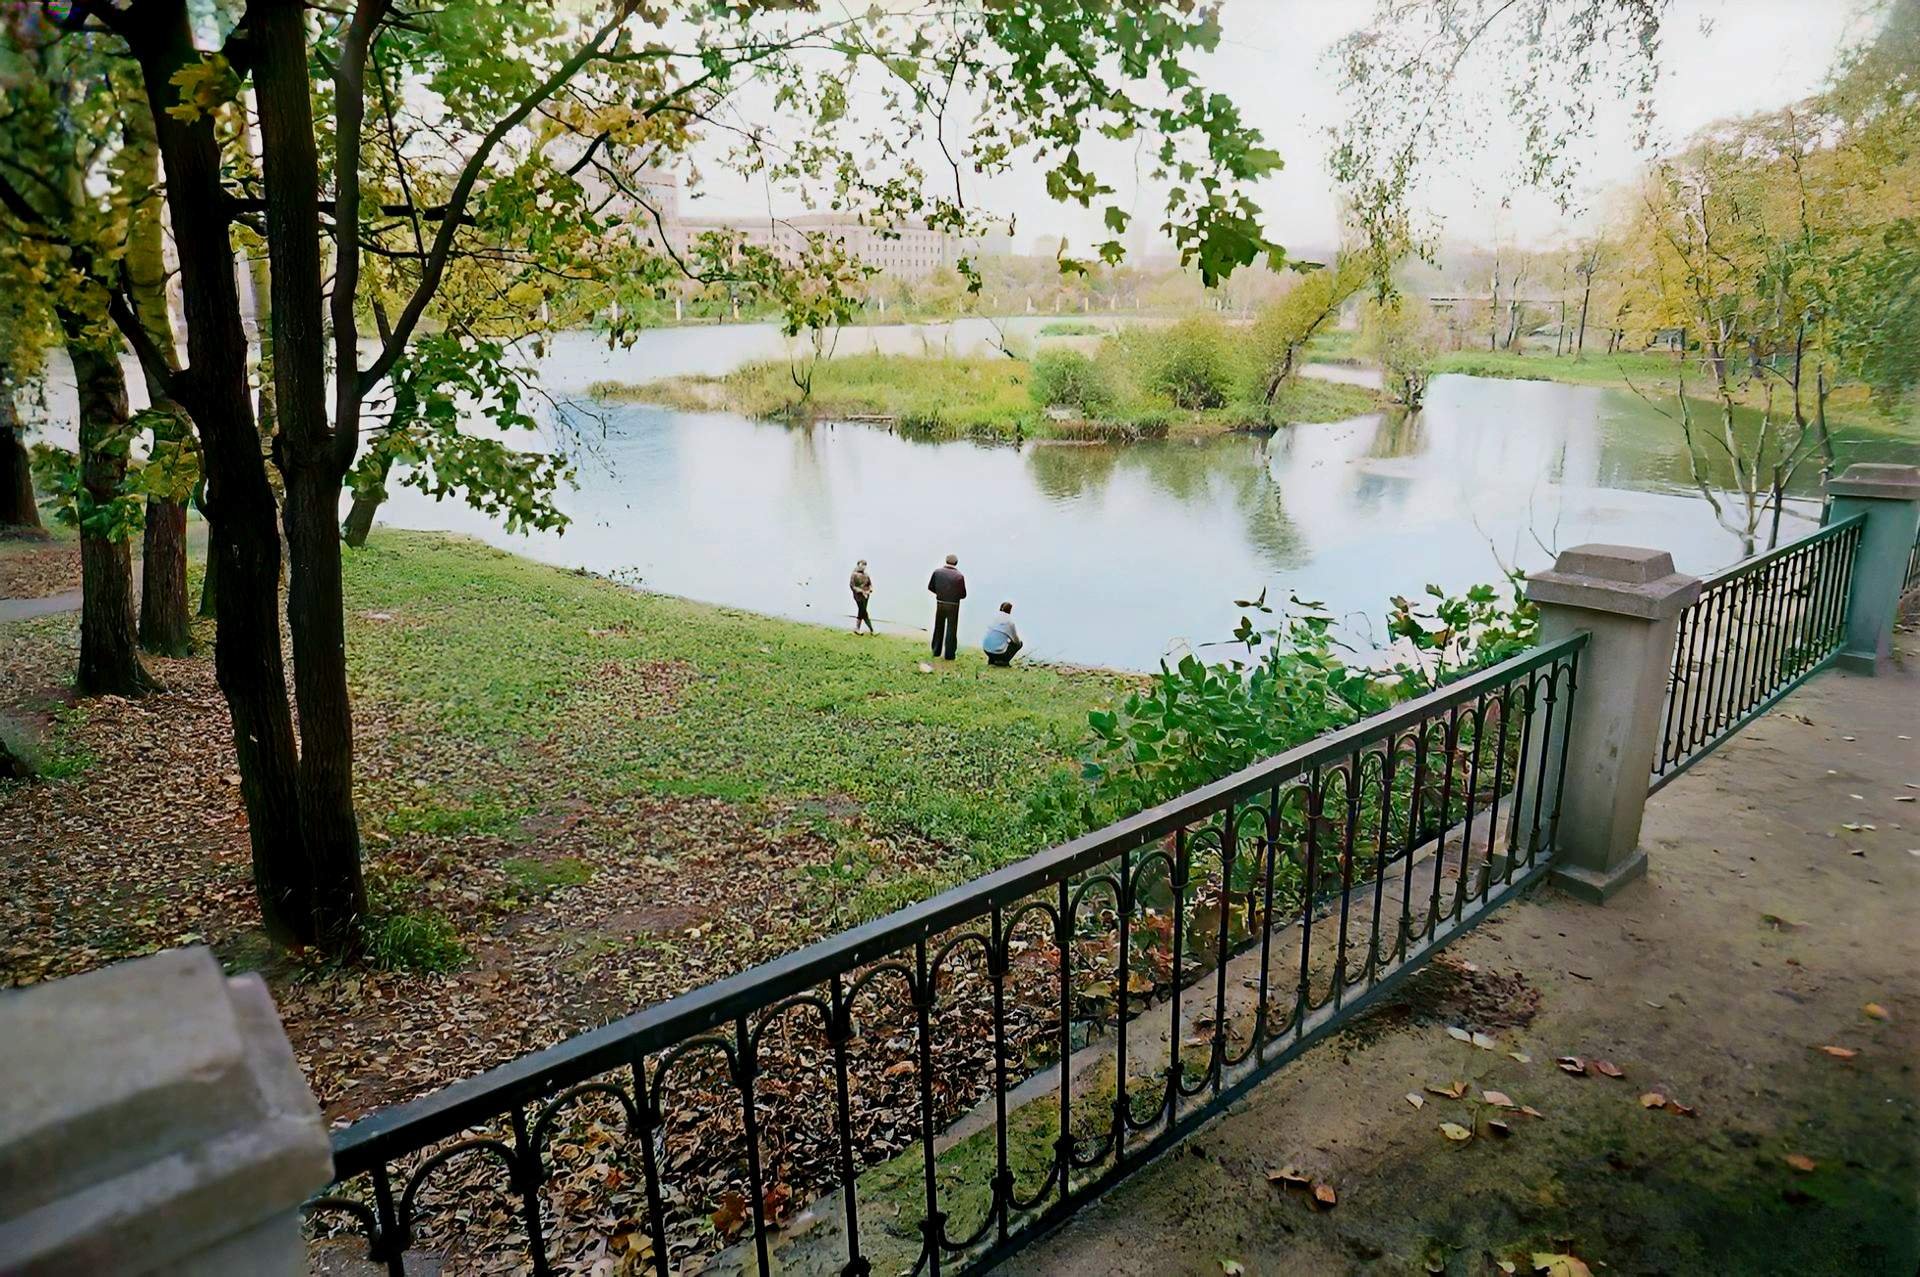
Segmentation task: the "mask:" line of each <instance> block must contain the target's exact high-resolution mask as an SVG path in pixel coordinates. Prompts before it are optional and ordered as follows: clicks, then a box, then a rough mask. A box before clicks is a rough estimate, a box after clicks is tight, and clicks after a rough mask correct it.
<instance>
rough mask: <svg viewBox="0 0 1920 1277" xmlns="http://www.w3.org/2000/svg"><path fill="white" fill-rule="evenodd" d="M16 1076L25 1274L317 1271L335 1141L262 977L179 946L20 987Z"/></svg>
mask: <svg viewBox="0 0 1920 1277" xmlns="http://www.w3.org/2000/svg"><path fill="white" fill-rule="evenodd" d="M0 1076H3V1077H5V1078H6V1080H7V1085H6V1086H5V1087H4V1088H0V1271H4V1272H5V1273H7V1274H9V1277H12V1275H13V1274H20V1275H22V1277H25V1275H27V1274H36V1275H37V1274H53V1273H77V1272H85V1273H101V1274H120V1273H124V1274H145V1273H160V1272H166V1273H177V1274H185V1273H207V1274H213V1273H222V1274H224V1273H235V1274H237V1273H243V1272H244V1273H250V1274H252V1273H259V1274H263V1275H266V1274H276V1273H279V1272H283V1271H284V1272H287V1273H289V1274H292V1273H297V1272H299V1271H301V1268H300V1265H299V1263H298V1256H299V1254H300V1247H299V1226H298V1219H297V1217H296V1216H295V1214H294V1213H293V1212H295V1211H296V1210H297V1208H298V1207H299V1205H300V1203H301V1202H302V1201H304V1200H306V1198H307V1197H309V1196H311V1195H312V1194H313V1193H314V1192H316V1191H318V1190H319V1189H320V1188H322V1187H324V1186H325V1185H326V1184H327V1182H328V1181H329V1180H330V1179H331V1177H332V1165H333V1163H332V1154H331V1150H330V1146H329V1143H328V1139H327V1132H326V1127H325V1124H324V1123H323V1122H322V1121H321V1118H320V1112H319V1107H318V1106H317V1105H316V1104H315V1103H314V1100H313V1096H312V1094H311V1092H310V1091H309V1090H308V1089H307V1085H306V1080H305V1079H304V1078H303V1077H302V1076H301V1075H300V1070H299V1067H298V1065H297V1064H296V1063H295V1061H294V1058H293V1052H292V1049H291V1048H290V1047H289V1046H288V1045H287V1040H286V1035H285V1034H284V1033H283V1032H282V1031H281V1028H280V1021H279V1018H278V1016H276V1015H275V1013H274V1010H273V1002H272V999H271V998H270V997H269V996H268V993H267V990H266V986H265V985H264V984H262V983H261V982H260V980H259V978H258V977H257V976H241V977H237V978H235V979H232V980H229V979H227V978H226V977H225V976H224V975H223V974H222V973H221V971H220V967H219V964H218V963H216V962H215V961H214V959H213V955H212V954H211V953H209V952H208V951H207V950H205V949H181V950H174V951H171V952H167V953H161V954H156V955H154V956H152V957H149V958H142V959H139V960H137V961H134V962H126V963H121V964H119V965H117V966H114V967H109V968H106V969H104V970H101V971H96V972H91V973H89V974H87V975H83V976H76V977H73V978H72V979H68V980H61V981H56V982H53V983H50V984H44V985H37V986H34V987H32V988H28V989H25V990H22V991H19V992H16V993H13V994H9V995H6V996H5V997H4V998H0ZM222 1255H225V1256H227V1258H225V1259H223V1258H221V1256H222ZM288 1255H291V1256H293V1257H294V1266H293V1267H291V1268H287V1267H284V1266H283V1260H284V1257H285V1256H288ZM275 1256H277V1257H280V1258H272V1259H270V1257H275ZM242 1257H244V1258H242Z"/></svg>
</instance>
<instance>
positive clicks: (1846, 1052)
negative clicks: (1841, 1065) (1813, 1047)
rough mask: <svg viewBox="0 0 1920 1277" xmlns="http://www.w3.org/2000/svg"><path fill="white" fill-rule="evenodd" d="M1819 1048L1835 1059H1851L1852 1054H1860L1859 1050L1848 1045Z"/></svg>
mask: <svg viewBox="0 0 1920 1277" xmlns="http://www.w3.org/2000/svg"><path fill="white" fill-rule="evenodd" d="M1820 1049H1821V1050H1822V1051H1825V1052H1826V1053H1827V1054H1828V1055H1831V1056H1832V1057H1833V1058H1834V1059H1836V1060H1851V1059H1852V1058H1853V1057H1854V1056H1856V1055H1858V1054H1860V1052H1858V1051H1856V1050H1854V1049H1853V1048H1852V1047H1850V1046H1823V1047H1821V1048H1820Z"/></svg>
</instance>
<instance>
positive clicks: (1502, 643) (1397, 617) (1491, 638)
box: [1387, 571, 1540, 693]
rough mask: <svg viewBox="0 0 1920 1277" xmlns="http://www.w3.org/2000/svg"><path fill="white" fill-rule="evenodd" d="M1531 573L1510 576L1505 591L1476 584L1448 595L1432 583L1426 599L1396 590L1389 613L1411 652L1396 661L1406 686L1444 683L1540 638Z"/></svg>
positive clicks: (1391, 630) (1392, 631) (1390, 625)
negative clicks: (1528, 587) (1530, 596)
mask: <svg viewBox="0 0 1920 1277" xmlns="http://www.w3.org/2000/svg"><path fill="white" fill-rule="evenodd" d="M1524 586H1525V578H1524V577H1523V576H1522V574H1521V573H1519V572H1518V571H1512V572H1509V573H1508V575H1507V588H1506V590H1505V591H1504V592H1503V591H1502V590H1501V589H1500V588H1499V587H1497V586H1493V585H1486V584H1482V585H1476V586H1473V587H1471V588H1470V589H1468V590H1467V592H1466V593H1465V594H1448V593H1447V592H1446V591H1445V590H1443V589H1441V588H1440V587H1439V586H1437V585H1431V584H1430V585H1428V586H1427V589H1426V597H1427V598H1430V599H1432V600H1433V602H1432V603H1430V604H1424V605H1423V604H1421V603H1417V602H1414V601H1412V600H1410V599H1407V598H1405V597H1403V596H1401V595H1397V594H1396V595H1395V596H1394V597H1393V599H1392V600H1391V602H1392V608H1393V610H1392V611H1391V612H1389V613H1388V614H1387V633H1388V634H1389V635H1391V636H1392V637H1393V638H1394V639H1395V640H1396V642H1397V644H1398V647H1397V649H1396V650H1397V651H1400V652H1402V653H1406V652H1409V651H1410V658H1406V657H1403V659H1401V660H1399V661H1397V662H1396V663H1395V665H1394V673H1395V675H1397V676H1398V678H1399V679H1400V681H1401V684H1402V686H1403V687H1404V688H1405V689H1406V690H1408V691H1410V692H1413V693H1420V692H1428V691H1432V690H1434V689H1435V688H1438V687H1441V686H1443V685H1445V684H1447V683H1449V682H1452V681H1453V680H1454V679H1456V678H1458V677H1460V676H1461V675H1462V674H1468V673H1471V672H1472V671H1474V670H1476V669H1481V668H1483V667H1485V666H1488V665H1497V664H1499V663H1500V662H1501V661H1504V660H1506V659H1507V658H1508V657H1512V656H1518V655H1520V653H1522V652H1524V651H1526V650H1527V649H1528V648H1530V647H1532V646H1534V644H1536V643H1538V642H1539V640H1540V609H1539V608H1537V607H1535V606H1534V605H1533V604H1532V603H1529V602H1528V601H1527V598H1526V592H1525V589H1524Z"/></svg>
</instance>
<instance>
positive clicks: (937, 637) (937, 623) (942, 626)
mask: <svg viewBox="0 0 1920 1277" xmlns="http://www.w3.org/2000/svg"><path fill="white" fill-rule="evenodd" d="M959 562H960V560H959V558H958V557H957V556H955V555H952V554H949V555H948V556H947V563H946V566H945V567H938V568H935V569H934V570H933V575H932V576H931V577H929V578H928V580H927V593H929V594H931V595H933V654H934V655H935V656H944V657H946V658H947V659H948V660H952V659H953V653H954V649H955V648H956V647H958V645H959V643H960V600H961V599H964V598H966V597H967V578H966V577H964V576H961V575H960V569H959V567H958V566H957V565H958V564H959Z"/></svg>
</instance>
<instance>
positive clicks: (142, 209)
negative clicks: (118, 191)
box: [116, 72, 197, 656]
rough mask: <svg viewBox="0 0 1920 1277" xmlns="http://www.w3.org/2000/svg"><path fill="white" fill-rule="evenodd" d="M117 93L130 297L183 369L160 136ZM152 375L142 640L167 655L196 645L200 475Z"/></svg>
mask: <svg viewBox="0 0 1920 1277" xmlns="http://www.w3.org/2000/svg"><path fill="white" fill-rule="evenodd" d="M122 74H123V75H124V74H125V72H122ZM135 87H136V88H137V86H135ZM116 97H117V99H118V104H119V107H120V111H121V115H122V118H123V120H124V125H123V127H124V130H125V135H126V136H125V144H124V146H123V147H122V149H121V152H120V161H119V165H120V168H121V171H122V173H123V174H124V181H125V184H126V189H127V193H128V197H129V200H130V203H129V205H128V208H127V214H126V216H127V248H126V257H125V259H124V269H125V279H126V288H127V293H128V298H129V300H130V301H131V302H132V306H133V312H134V314H135V316H137V317H138V318H139V320H140V324H141V326H142V327H143V328H145V329H146V331H147V334H148V335H149V337H150V338H151V339H152V341H153V346H154V350H155V353H157V354H158V355H159V357H160V360H161V362H162V364H163V366H164V367H166V368H167V369H168V371H169V372H178V371H179V367H180V360H179V354H178V347H177V346H176V344H175V341H174V335H173V317H172V314H171V308H170V307H169V306H168V305H167V264H166V254H165V248H164V228H163V226H162V220H163V218H162V212H163V203H162V199H161V195H160V144H159V141H158V139H157V138H156V137H155V136H154V131H153V116H152V113H151V112H150V111H149V109H148V107H147V103H146V101H145V100H144V99H143V97H142V96H141V95H140V94H139V93H138V92H137V91H127V90H126V89H123V90H122V91H121V92H119V93H118V94H116ZM146 383H147V401H148V404H149V405H150V407H149V409H148V411H147V413H146V414H145V421H146V424H147V425H148V426H149V428H150V429H151V430H152V433H153V444H152V448H151V450H150V451H149V454H148V465H147V470H146V479H147V482H146V483H145V485H144V486H145V488H146V492H147V504H146V512H145V519H144V526H145V533H144V538H143V544H142V547H141V553H140V646H142V647H144V648H145V649H146V650H147V651H149V652H154V653H158V654H160V655H163V656H184V655H185V654H186V652H187V650H188V649H189V648H191V647H192V645H193V626H192V621H191V620H190V618H189V615H188V613H189V608H188V603H187V496H188V494H189V492H190V491H191V490H192V487H193V482H194V479H195V478H196V477H197V464H196V462H195V460H194V459H193V458H192V457H191V456H190V455H187V454H190V453H191V450H192V441H191V432H190V430H189V427H188V423H187V420H186V413H185V411H184V410H182V409H181V407H180V406H179V405H178V404H176V403H174V402H173V401H172V399H171V398H169V397H168V393H167V383H166V382H165V381H163V380H161V379H160V378H158V377H156V376H154V375H152V374H151V373H148V374H147V375H146Z"/></svg>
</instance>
